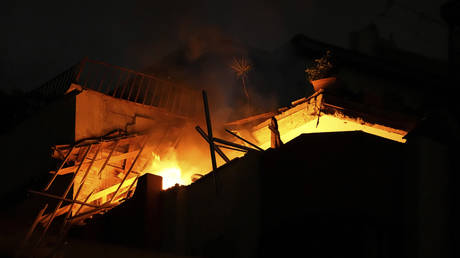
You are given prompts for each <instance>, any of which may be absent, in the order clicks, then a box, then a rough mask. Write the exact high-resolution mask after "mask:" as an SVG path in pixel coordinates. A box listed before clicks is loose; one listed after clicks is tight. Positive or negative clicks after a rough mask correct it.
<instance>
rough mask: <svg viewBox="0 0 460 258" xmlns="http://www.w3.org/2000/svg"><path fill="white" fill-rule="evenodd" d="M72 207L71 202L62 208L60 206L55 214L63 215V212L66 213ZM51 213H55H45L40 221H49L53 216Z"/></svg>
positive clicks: (57, 215)
mask: <svg viewBox="0 0 460 258" xmlns="http://www.w3.org/2000/svg"><path fill="white" fill-rule="evenodd" d="M69 207H70V204H68V205H65V206H63V207H61V208H59V209H58V210H57V211H56V214H55V215H54V217H59V216H61V215H62V214H64V213H66V212H67V210H68V209H69ZM51 215H53V214H52V213H48V214H46V215H43V216H42V217H41V218H40V223H41V224H46V223H48V221H49V219H50V218H51Z"/></svg>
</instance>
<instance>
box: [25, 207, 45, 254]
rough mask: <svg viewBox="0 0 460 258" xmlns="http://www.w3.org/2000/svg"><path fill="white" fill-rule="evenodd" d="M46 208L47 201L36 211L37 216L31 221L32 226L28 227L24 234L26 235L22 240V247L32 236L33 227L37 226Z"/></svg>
mask: <svg viewBox="0 0 460 258" xmlns="http://www.w3.org/2000/svg"><path fill="white" fill-rule="evenodd" d="M46 208H48V203H47V204H45V206H44V207H43V208H42V209H41V210H40V212H39V213H38V215H37V217H36V218H35V221H34V222H33V223H32V226H31V227H30V229H29V231H28V232H27V234H26V237H25V238H24V241H23V242H22V246H23V247H24V246H25V245H26V243H27V241H29V239H30V237H31V236H32V233H34V230H35V228H36V227H37V224H38V223H39V222H40V219H41V217H42V215H43V213H44V212H45V210H46Z"/></svg>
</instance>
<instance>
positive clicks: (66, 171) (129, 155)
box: [50, 151, 137, 175]
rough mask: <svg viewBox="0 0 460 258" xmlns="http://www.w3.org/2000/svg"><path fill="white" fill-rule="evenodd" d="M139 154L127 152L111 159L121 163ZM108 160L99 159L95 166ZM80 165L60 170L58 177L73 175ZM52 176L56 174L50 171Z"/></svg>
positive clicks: (86, 163)
mask: <svg viewBox="0 0 460 258" xmlns="http://www.w3.org/2000/svg"><path fill="white" fill-rule="evenodd" d="M136 154H137V151H131V152H127V153H123V154H121V155H118V156H112V157H111V158H110V161H112V162H117V161H121V160H125V159H128V158H132V157H135V156H136ZM87 160H88V161H85V162H84V163H83V165H89V164H90V163H91V161H92V160H91V159H89V158H88V159H87ZM105 160H106V159H98V160H96V161H95V162H94V163H95V165H101V164H103V163H104V161H105ZM78 166H79V164H78V165H75V166H72V167H66V168H63V169H61V170H59V173H58V175H66V174H69V173H73V172H75V171H76V170H77V168H78ZM50 173H51V174H55V173H56V172H54V171H50Z"/></svg>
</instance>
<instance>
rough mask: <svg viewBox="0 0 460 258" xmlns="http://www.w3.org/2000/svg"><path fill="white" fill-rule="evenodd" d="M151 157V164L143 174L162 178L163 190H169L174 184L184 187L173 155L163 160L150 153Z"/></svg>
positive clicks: (180, 171)
mask: <svg viewBox="0 0 460 258" xmlns="http://www.w3.org/2000/svg"><path fill="white" fill-rule="evenodd" d="M152 156H153V160H152V163H151V165H150V166H149V168H147V169H146V171H145V172H147V173H151V174H155V175H158V176H161V177H163V189H168V188H171V187H173V186H175V185H176V184H179V185H184V181H183V180H182V170H181V168H180V167H179V163H178V162H177V160H176V158H175V155H172V156H171V157H168V158H166V159H163V160H162V159H161V158H160V156H159V155H157V154H155V153H154V152H152Z"/></svg>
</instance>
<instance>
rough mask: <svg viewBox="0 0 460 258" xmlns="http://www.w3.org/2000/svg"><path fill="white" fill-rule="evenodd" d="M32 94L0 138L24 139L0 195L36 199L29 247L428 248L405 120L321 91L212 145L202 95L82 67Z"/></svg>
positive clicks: (91, 64)
mask: <svg viewBox="0 0 460 258" xmlns="http://www.w3.org/2000/svg"><path fill="white" fill-rule="evenodd" d="M34 93H35V94H39V95H41V96H44V97H46V99H47V102H48V103H49V104H47V105H46V106H45V107H44V108H43V109H42V110H41V111H40V112H39V113H38V114H37V115H36V116H34V117H33V118H31V119H29V120H27V121H25V122H24V123H23V124H21V125H20V126H19V127H18V129H17V130H16V131H15V132H13V133H11V134H10V135H8V136H7V137H4V140H5V141H6V142H8V144H11V146H14V144H13V141H14V139H15V138H17V137H23V138H24V137H25V138H24V141H27V142H28V146H29V147H28V149H27V156H28V157H30V159H28V162H23V159H22V157H23V156H22V155H19V154H21V153H23V151H22V149H21V148H20V146H18V147H16V148H13V151H11V152H10V153H9V154H8V157H7V159H8V160H10V161H11V162H9V165H8V166H9V167H6V169H7V170H11V171H13V170H15V171H26V173H24V174H21V175H19V174H15V175H14V174H13V175H9V176H10V178H8V179H9V180H10V181H11V182H12V184H11V186H15V187H16V188H14V189H13V187H11V188H8V187H5V188H3V189H2V190H3V191H5V192H7V193H12V192H13V190H17V186H18V185H20V186H21V188H20V190H19V191H24V190H25V189H31V190H32V191H29V192H30V193H31V194H32V195H31V196H33V197H31V198H29V204H28V205H29V206H32V207H33V209H32V208H30V209H28V208H27V209H26V208H24V210H27V211H30V210H35V213H36V211H40V212H39V213H38V215H37V216H36V217H34V218H31V217H30V216H29V215H27V216H26V215H25V214H23V215H22V216H24V217H25V218H24V220H26V219H27V221H30V224H29V226H31V227H30V228H29V229H28V230H29V231H27V232H25V235H26V242H25V244H24V246H26V247H29V248H31V249H32V250H37V248H38V249H40V248H42V249H43V248H44V247H47V248H49V249H50V250H48V251H52V252H56V251H62V250H63V249H62V248H63V239H62V238H60V237H59V236H65V235H68V236H69V237H71V238H73V239H79V238H80V239H86V240H90V241H93V242H95V243H112V244H116V245H118V244H122V245H128V246H136V247H142V248H147V249H154V250H156V251H159V252H165V253H174V254H181V255H187V256H190V255H193V256H203V257H272V256H273V257H279V256H286V255H287V256H293V255H294V253H297V252H305V253H306V254H312V255H316V256H318V257H330V256H334V255H336V256H337V255H342V256H345V257H356V256H358V257H359V255H356V254H357V253H360V254H362V255H361V256H362V257H379V254H380V253H382V252H388V256H389V257H394V256H398V255H399V256H405V255H406V254H407V255H409V256H410V255H413V254H415V253H418V252H420V250H419V249H420V248H421V247H420V246H422V245H423V244H424V243H426V242H424V241H425V240H423V241H422V240H419V239H416V236H414V234H415V233H414V232H417V231H419V230H426V229H429V228H430V227H427V226H426V225H425V224H423V223H412V222H413V221H417V220H419V219H420V216H421V215H419V213H418V210H417V209H418V207H415V206H414V202H418V198H419V195H418V192H417V191H418V190H414V189H417V187H419V185H418V183H417V182H414V181H412V180H410V178H411V176H414V175H417V173H418V171H417V170H416V169H415V168H413V166H412V165H413V164H412V163H411V162H413V159H415V158H414V156H416V155H417V154H413V153H412V154H408V152H407V150H408V149H409V148H410V147H411V146H413V145H410V144H407V143H406V144H404V143H405V142H406V141H407V139H406V137H405V136H406V134H407V132H409V131H411V130H412V129H413V128H414V125H415V121H414V120H413V119H412V118H408V117H406V116H402V115H399V114H395V113H392V114H388V113H386V112H382V111H380V110H369V109H368V108H366V107H364V106H362V105H359V104H357V103H353V102H350V101H345V100H343V99H340V98H338V97H336V96H334V95H332V94H328V93H327V92H324V91H318V92H316V93H314V94H313V95H311V96H309V97H304V98H301V99H299V100H296V101H294V102H292V103H291V105H290V106H288V107H284V108H280V109H278V110H277V111H274V112H268V113H263V114H259V115H255V116H250V117H246V118H243V119H239V120H236V121H232V122H227V123H225V124H224V125H223V127H225V128H226V129H228V130H227V131H228V132H229V135H228V136H227V137H224V139H221V138H222V137H221V134H220V132H218V131H217V130H216V131H215V132H214V133H215V134H214V136H213V134H212V133H211V132H212V126H211V123H210V121H211V119H209V118H210V117H209V114H208V115H207V116H206V117H207V118H208V119H207V121H206V123H204V121H203V118H204V117H205V116H204V115H203V108H202V102H201V100H202V99H201V95H200V94H201V93H200V92H199V91H197V90H194V89H190V88H187V87H185V86H179V85H176V84H172V83H170V82H168V81H163V80H160V79H158V78H156V77H154V76H151V75H147V74H143V73H138V72H135V71H132V70H128V69H125V68H121V67H117V66H112V65H108V64H105V63H101V62H96V61H92V60H87V59H85V60H84V61H82V63H80V64H78V65H77V66H75V67H72V68H71V69H70V70H68V71H66V72H64V73H63V74H61V75H59V76H58V77H56V78H55V79H53V80H52V81H50V82H49V83H47V84H45V85H44V86H43V87H41V88H38V89H37V90H35V92H34ZM206 103H207V102H206V101H205V104H206ZM205 106H206V105H205ZM206 110H207V109H206ZM211 118H212V116H211ZM273 123H275V125H276V126H274V124H273ZM205 124H206V125H208V128H207V129H208V130H207V132H205V131H204V130H201V128H200V127H199V126H198V127H197V125H205ZM195 130H198V131H199V133H200V134H201V138H200V134H198V133H196V132H195ZM216 135H218V136H219V137H221V138H217V137H215V136H216ZM202 138H204V139H202ZM282 143H284V144H282ZM270 147H272V148H270ZM50 149H51V150H52V151H51V153H50V151H49V150H50ZM209 150H211V154H212V155H211V157H212V158H211V160H212V161H213V162H210V161H209V158H208V155H209ZM214 151H215V152H217V154H218V155H219V156H220V157H221V158H222V159H221V160H219V159H215V157H214V155H215V154H214ZM56 160H57V161H58V162H57V164H56ZM407 160H409V161H407ZM331 161H333V162H331ZM211 164H212V167H211ZM53 166H54V167H53ZM209 171H211V172H210V173H209ZM37 200H40V201H37ZM43 200H46V201H45V202H44V201H43ZM30 203H32V204H30ZM423 205H424V206H423ZM422 206H423V209H428V207H432V206H433V202H431V201H429V200H428V201H426V200H425V202H422ZM28 214H30V213H28ZM423 216H425V215H422V217H423ZM128 218H129V219H128ZM59 224H62V225H63V226H62V227H57V226H58V225H59ZM84 224H87V225H85V226H82V227H72V226H77V225H84ZM401 225H404V226H401ZM56 228H58V229H56ZM120 234H121V236H120ZM298 234H301V235H303V236H304V237H302V238H298V237H294V236H296V235H298ZM54 235H56V236H58V238H54V237H53V236H54ZM22 236H24V235H22ZM124 236H129V237H124ZM18 238H19V237H18ZM330 246H334V247H337V248H336V249H334V248H329V247H330ZM69 250H72V252H76V253H78V251H77V250H76V249H75V248H74V249H72V248H71V247H69V248H67V251H65V248H64V252H67V253H66V254H67V255H70V254H69ZM81 250H84V252H89V250H87V249H85V248H83V247H82V248H81ZM82 252H83V251H82ZM82 255H83V254H82Z"/></svg>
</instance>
